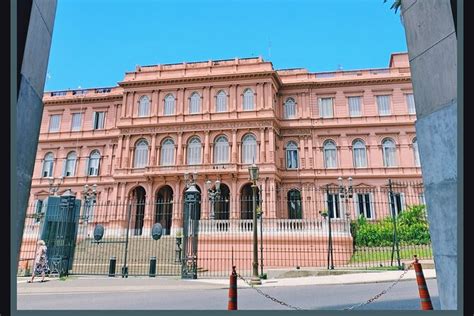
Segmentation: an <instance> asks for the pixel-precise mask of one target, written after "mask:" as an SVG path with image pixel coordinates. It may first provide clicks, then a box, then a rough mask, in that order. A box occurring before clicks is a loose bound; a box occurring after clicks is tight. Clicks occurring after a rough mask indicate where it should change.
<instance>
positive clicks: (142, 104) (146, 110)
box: [138, 95, 150, 117]
mask: <svg viewBox="0 0 474 316" xmlns="http://www.w3.org/2000/svg"><path fill="white" fill-rule="evenodd" d="M149 115H150V99H148V97H147V96H146V95H144V96H142V97H141V98H140V101H139V102H138V116H140V117H142V116H149Z"/></svg>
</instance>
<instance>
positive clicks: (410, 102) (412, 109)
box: [406, 93, 416, 114]
mask: <svg viewBox="0 0 474 316" xmlns="http://www.w3.org/2000/svg"><path fill="white" fill-rule="evenodd" d="M406 99H407V107H408V114H416V109H415V98H414V97H413V93H409V94H407V95H406Z"/></svg>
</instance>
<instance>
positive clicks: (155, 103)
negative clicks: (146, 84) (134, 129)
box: [151, 90, 160, 116]
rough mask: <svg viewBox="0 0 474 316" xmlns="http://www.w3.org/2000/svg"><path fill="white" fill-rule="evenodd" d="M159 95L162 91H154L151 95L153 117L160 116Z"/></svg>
mask: <svg viewBox="0 0 474 316" xmlns="http://www.w3.org/2000/svg"><path fill="white" fill-rule="evenodd" d="M159 95H160V90H153V92H152V94H151V116H157V114H158V101H159Z"/></svg>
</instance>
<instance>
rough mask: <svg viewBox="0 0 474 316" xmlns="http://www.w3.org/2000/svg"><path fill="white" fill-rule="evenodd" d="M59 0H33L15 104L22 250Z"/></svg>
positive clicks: (18, 232)
mask: <svg viewBox="0 0 474 316" xmlns="http://www.w3.org/2000/svg"><path fill="white" fill-rule="evenodd" d="M55 14H56V0H33V5H32V8H31V15H30V22H29V26H28V35H27V38H26V44H25V50H24V54H23V61H22V65H21V73H20V87H19V93H18V100H17V107H16V175H17V191H16V194H17V201H16V203H17V204H16V209H15V210H14V211H15V212H16V214H15V217H16V218H17V220H16V222H15V229H14V232H15V233H16V236H15V242H16V246H17V249H18V252H19V248H20V245H21V238H22V232H23V226H24V221H25V214H26V208H27V203H28V197H29V195H30V187H31V177H32V174H33V167H34V162H35V158H36V150H37V146H38V138H39V130H40V123H41V117H42V115H43V102H42V98H43V90H44V83H45V79H46V71H47V67H48V60H49V51H50V47H51V38H52V34H53V26H54V18H55Z"/></svg>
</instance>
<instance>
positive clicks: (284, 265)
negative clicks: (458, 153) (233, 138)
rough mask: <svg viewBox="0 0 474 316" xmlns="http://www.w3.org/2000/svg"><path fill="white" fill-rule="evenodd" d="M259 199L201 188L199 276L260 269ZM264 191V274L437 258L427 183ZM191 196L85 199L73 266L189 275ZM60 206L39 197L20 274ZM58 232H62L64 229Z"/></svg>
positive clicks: (394, 265)
mask: <svg viewBox="0 0 474 316" xmlns="http://www.w3.org/2000/svg"><path fill="white" fill-rule="evenodd" d="M252 199H253V197H252V196H249V195H246V194H241V195H239V196H230V195H227V196H222V195H221V196H217V197H215V198H214V199H212V200H210V199H207V196H204V195H203V196H201V202H199V203H198V204H199V205H198V209H199V212H198V213H197V215H196V216H197V218H193V219H192V220H196V221H198V222H197V224H198V225H197V227H198V236H197V253H196V257H197V274H198V276H199V277H218V276H222V277H227V276H228V274H229V271H230V269H231V267H232V265H235V266H236V267H237V269H238V270H239V272H240V274H241V275H243V276H245V275H247V276H250V275H251V274H252V261H253V251H252V250H253V244H254V242H255V241H254V240H253V234H252V232H253V220H252V218H253V207H252V203H251V202H252ZM256 200H257V208H256V210H255V211H256V214H257V218H258V220H257V232H258V238H257V240H256V242H257V245H258V264H259V273H260V274H264V273H267V272H268V271H269V270H271V269H308V268H323V269H348V268H353V269H399V268H401V267H402V265H403V263H404V262H405V261H410V260H411V259H412V257H413V254H417V255H418V258H420V259H431V258H432V250H431V241H430V236H429V228H428V227H429V226H428V221H427V217H426V207H425V202H424V195H423V186H422V184H421V183H399V182H391V181H390V182H387V183H386V184H384V185H382V186H379V187H370V186H364V185H358V186H354V187H352V188H351V189H350V188H349V187H346V188H341V187H339V186H338V185H332V186H331V185H328V186H318V187H316V186H306V185H304V186H298V185H292V186H278V187H277V188H275V189H273V190H261V189H260V190H258V196H257V197H256ZM183 203H184V199H179V200H178V199H176V198H175V199H174V200H173V199H172V198H169V199H157V200H154V201H136V200H131V201H124V202H114V203H101V202H99V203H88V202H86V203H82V205H81V206H80V212H79V213H78V215H77V218H76V219H75V221H73V222H74V223H75V224H74V225H76V229H75V230H74V231H75V236H73V239H74V249H72V254H71V260H70V264H69V266H68V273H71V274H97V275H117V276H120V275H152V276H154V275H180V274H181V262H182V259H183V244H182V243H183V237H182V236H183V230H182V227H183ZM50 204H51V203H50ZM59 207H60V205H53V204H51V205H46V206H45V205H43V206H42V207H38V205H37V204H35V205H31V207H30V209H29V211H28V215H27V218H26V222H25V230H24V234H23V243H22V250H21V255H20V262H19V271H18V273H19V275H28V274H29V273H31V271H32V265H33V261H34V254H35V250H36V241H37V240H38V239H39V238H41V234H42V231H43V230H44V229H43V227H44V222H45V218H46V217H47V216H46V217H45V216H44V215H45V214H47V213H48V212H49V213H51V214H52V213H54V208H59ZM56 213H58V212H56ZM58 214H59V213H58ZM57 222H58V223H59V219H58V221H57ZM155 223H160V224H161V228H162V236H161V238H160V239H158V240H155V239H153V238H152V229H153V225H154V224H155ZM54 225H57V226H58V227H59V226H60V224H54ZM55 234H59V235H60V234H61V233H60V230H59V231H58V232H56V233H55ZM53 235H54V234H53ZM43 236H45V235H44V234H43ZM48 238H49V240H48V241H47V246H48V247H51V245H53V241H54V242H56V243H58V242H60V241H58V239H61V238H63V239H64V238H65V237H64V236H63V237H61V236H59V237H58V236H52V237H48ZM68 238H69V237H68ZM48 243H49V244H50V245H48Z"/></svg>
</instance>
